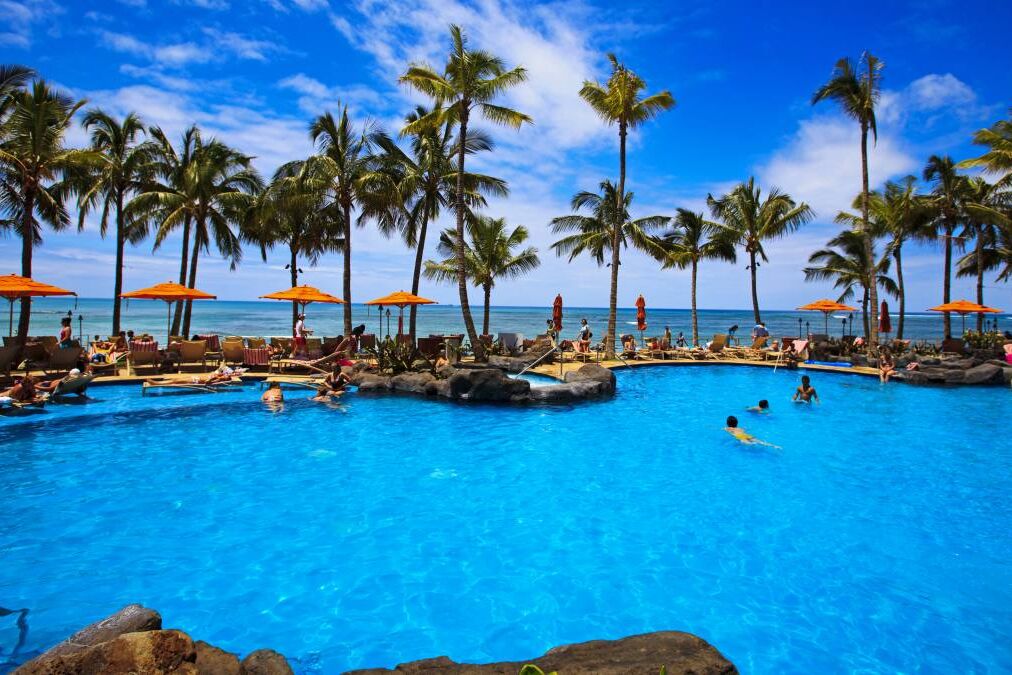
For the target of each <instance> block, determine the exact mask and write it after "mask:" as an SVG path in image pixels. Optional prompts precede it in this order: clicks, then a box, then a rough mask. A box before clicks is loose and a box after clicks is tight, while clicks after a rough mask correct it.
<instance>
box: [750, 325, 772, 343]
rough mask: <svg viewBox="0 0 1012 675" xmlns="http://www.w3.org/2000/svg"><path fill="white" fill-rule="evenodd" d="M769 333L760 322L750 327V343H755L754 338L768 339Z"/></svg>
mask: <svg viewBox="0 0 1012 675" xmlns="http://www.w3.org/2000/svg"><path fill="white" fill-rule="evenodd" d="M769 336H770V332H769V331H768V330H766V324H765V323H763V322H762V321H760V322H759V323H757V324H756V325H755V326H753V327H752V342H755V340H756V338H763V337H769Z"/></svg>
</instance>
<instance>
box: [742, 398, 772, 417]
mask: <svg viewBox="0 0 1012 675" xmlns="http://www.w3.org/2000/svg"><path fill="white" fill-rule="evenodd" d="M745 411H746V412H754V413H761V414H763V415H765V414H768V413H769V411H770V402H769V401H767V400H766V399H763V400H761V401H759V405H754V406H752V407H751V408H745Z"/></svg>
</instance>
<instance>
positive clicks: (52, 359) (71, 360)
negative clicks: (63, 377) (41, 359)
mask: <svg viewBox="0 0 1012 675" xmlns="http://www.w3.org/2000/svg"><path fill="white" fill-rule="evenodd" d="M82 353H83V352H82V350H81V348H80V347H66V348H64V349H60V348H56V349H54V350H53V351H52V352H51V353H50V354H49V360H48V361H46V362H45V363H41V364H39V365H40V367H41V368H42V371H43V372H44V373H45V374H46V375H52V374H53V373H66V372H70V371H71V370H72V369H74V368H77V367H79V366H80V365H81V355H82Z"/></svg>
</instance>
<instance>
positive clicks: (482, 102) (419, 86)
mask: <svg viewBox="0 0 1012 675" xmlns="http://www.w3.org/2000/svg"><path fill="white" fill-rule="evenodd" d="M450 38H451V40H452V43H453V44H452V47H451V49H450V54H449V58H448V60H447V63H446V67H445V68H444V71H443V73H442V74H440V73H438V72H436V71H435V70H433V69H432V68H430V67H429V66H425V65H420V64H415V65H412V66H410V67H409V68H408V69H407V71H406V72H405V73H404V75H402V76H401V77H400V82H401V83H403V84H407V85H408V86H410V87H412V88H414V89H416V90H417V91H419V92H421V93H422V94H425V95H426V96H429V97H430V98H432V99H433V101H435V103H436V104H437V106H436V108H434V109H433V111H432V112H430V113H429V114H428V115H425V116H423V117H421V118H419V119H418V120H415V121H414V122H411V123H409V124H407V125H406V126H405V127H404V129H403V132H402V133H406V134H410V133H413V132H415V131H416V130H418V129H419V128H421V127H424V126H427V125H430V124H432V123H434V122H435V123H449V124H452V125H456V127H457V172H458V173H457V186H456V192H455V197H454V211H455V212H456V218H457V224H456V236H455V238H454V241H455V242H457V243H459V244H460V248H459V250H458V251H457V259H458V260H457V263H458V264H457V292H458V294H459V296H460V313H461V316H462V317H463V319H464V328H465V330H466V331H467V335H468V339H469V340H470V341H471V345H472V346H473V348H474V355H475V358H476V359H478V360H481V359H483V358H484V350H483V348H482V345H481V342H480V341H479V340H478V334H477V332H476V331H475V328H474V319H473V318H472V316H471V306H470V303H469V302H468V299H467V277H466V276H465V274H464V272H465V268H466V265H465V260H464V258H465V253H466V252H465V251H464V248H463V243H464V241H465V239H464V221H465V218H466V215H467V211H468V207H467V201H466V197H465V194H466V190H465V187H464V172H465V171H466V170H467V168H466V165H465V158H466V155H467V151H466V148H467V143H468V140H467V139H468V136H469V134H470V132H471V130H470V128H469V124H470V122H471V115H472V114H476V115H479V116H480V117H482V118H484V119H486V120H488V121H490V122H492V123H493V124H497V125H500V126H506V127H511V128H514V129H519V128H520V127H521V126H523V125H524V124H525V123H528V124H529V123H531V122H532V120H531V118H530V117H528V116H527V115H525V114H523V113H521V112H518V111H516V110H513V109H512V108H507V107H504V106H501V105H496V104H495V103H493V101H494V100H495V99H496V98H497V97H498V96H499V95H501V94H503V93H505V92H506V91H507V90H509V89H512V88H513V87H515V86H517V85H519V84H521V83H522V82H524V81H525V80H526V79H527V71H526V69H524V68H523V67H516V68H512V69H507V68H506V65H505V63H504V62H503V60H502V59H500V58H499V57H498V56H495V55H494V54H491V53H489V52H486V51H484V50H480V49H469V48H468V44H467V39H466V38H465V36H464V33H463V31H462V30H461V29H460V27H459V26H455V25H453V26H450Z"/></svg>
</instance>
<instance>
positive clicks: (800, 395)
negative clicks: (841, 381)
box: [791, 375, 822, 403]
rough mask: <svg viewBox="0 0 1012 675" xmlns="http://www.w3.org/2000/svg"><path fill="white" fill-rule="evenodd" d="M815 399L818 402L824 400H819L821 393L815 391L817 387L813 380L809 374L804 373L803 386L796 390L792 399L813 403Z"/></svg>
mask: <svg viewBox="0 0 1012 675" xmlns="http://www.w3.org/2000/svg"><path fill="white" fill-rule="evenodd" d="M813 399H814V400H815V402H816V403H821V402H822V401H820V400H819V394H818V393H817V392H816V391H815V387H813V386H812V380H811V379H810V378H809V377H808V376H807V375H802V376H801V386H800V387H798V388H797V389H796V390H795V391H794V396H793V397H792V398H791V400H792V401H797V402H798V403H811V402H812V400H813Z"/></svg>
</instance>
